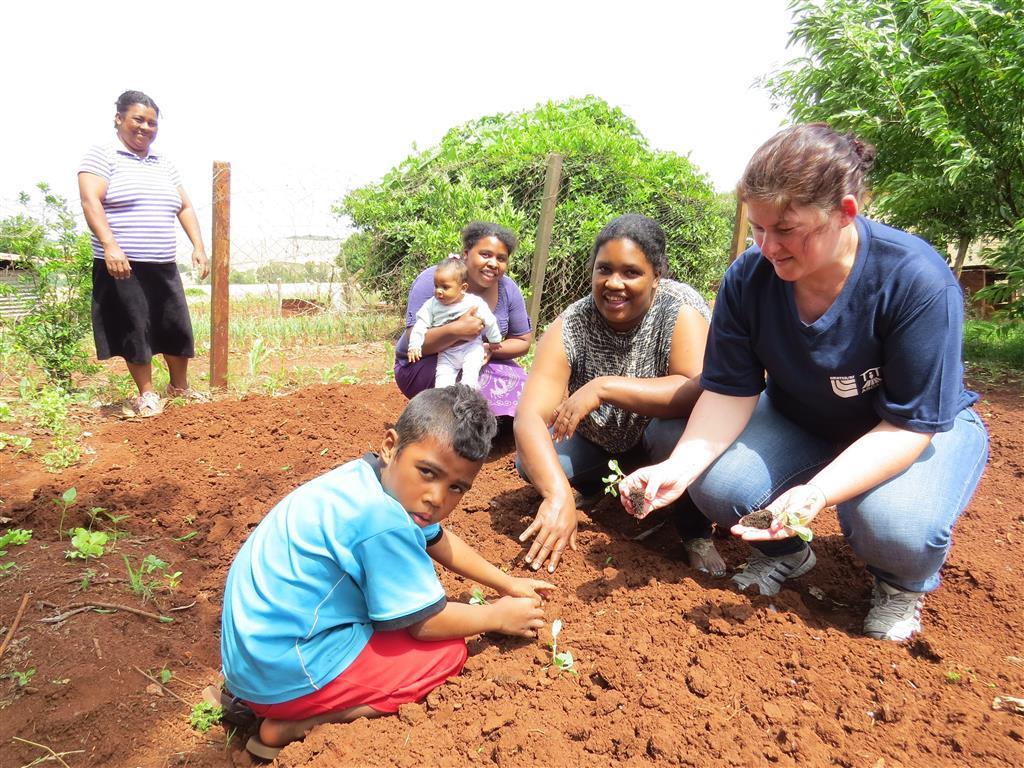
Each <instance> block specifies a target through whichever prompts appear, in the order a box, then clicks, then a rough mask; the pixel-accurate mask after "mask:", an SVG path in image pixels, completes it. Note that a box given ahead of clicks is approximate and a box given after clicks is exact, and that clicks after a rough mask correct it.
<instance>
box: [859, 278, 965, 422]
mask: <svg viewBox="0 0 1024 768" xmlns="http://www.w3.org/2000/svg"><path fill="white" fill-rule="evenodd" d="M963 316H964V304H963V295H962V294H961V292H960V289H959V288H958V287H957V286H953V285H950V286H946V287H945V289H944V290H941V291H939V292H937V293H936V294H934V295H933V296H932V298H931V299H929V300H928V301H927V302H925V303H924V304H922V305H921V306H919V307H917V308H916V309H915V311H914V312H913V313H912V314H911V315H910V316H909V317H907V318H905V319H904V320H902V322H901V323H900V325H899V326H898V327H896V328H895V329H894V330H893V331H892V332H891V333H890V334H889V335H888V336H887V337H886V338H885V341H884V358H883V366H882V386H881V387H879V392H878V396H877V399H876V400H875V411H876V412H877V413H878V415H879V416H880V417H881V418H883V419H884V420H885V421H887V422H889V423H890V424H894V425H895V426H897V427H901V428H902V429H908V430H911V431H913V432H945V431H947V430H949V429H952V427H953V421H954V419H955V418H956V415H957V413H959V411H960V409H961V407H962V402H961V398H962V394H963V359H962V352H961V339H962V338H963Z"/></svg>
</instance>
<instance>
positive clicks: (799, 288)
mask: <svg viewBox="0 0 1024 768" xmlns="http://www.w3.org/2000/svg"><path fill="white" fill-rule="evenodd" d="M874 154H875V153H874V148H872V147H870V146H869V145H866V144H864V143H862V142H861V141H859V140H858V139H856V138H855V137H853V136H852V135H849V134H845V135H844V134H839V133H836V132H835V131H833V130H832V129H830V128H829V127H828V126H826V125H824V124H813V125H797V126H793V127H790V128H787V129H785V130H783V131H781V132H780V133H778V134H776V135H775V136H774V137H772V138H771V139H769V140H768V141H767V142H766V143H765V144H764V145H762V147H761V148H760V149H758V151H757V152H756V153H755V154H754V156H753V158H751V160H750V162H749V164H748V165H747V168H746V170H745V171H744V174H743V178H742V179H741V181H740V183H739V186H738V188H737V192H738V194H739V196H740V198H741V199H742V200H743V201H744V202H745V203H746V204H747V208H748V216H749V219H750V224H751V228H752V232H753V235H754V240H755V243H756V245H754V246H753V247H751V248H750V249H748V250H747V251H746V252H745V253H744V254H743V255H742V256H741V257H740V258H739V259H737V261H736V262H735V263H734V264H733V265H732V266H731V267H730V268H729V270H728V272H727V273H726V275H725V278H724V280H723V282H722V285H721V288H720V289H719V293H718V298H717V300H716V302H715V308H714V315H713V317H712V322H711V331H710V335H709V337H708V344H707V352H706V356H705V360H704V369H703V373H702V375H701V386H702V388H703V389H704V393H703V394H702V395H701V397H700V400H699V401H698V402H697V405H696V406H695V407H694V410H693V415H692V416H691V418H690V421H689V422H688V425H687V428H686V431H685V432H684V434H683V436H682V438H681V439H680V441H679V443H678V445H677V446H676V449H675V450H674V451H673V453H672V455H671V457H670V458H669V459H668V460H666V461H665V462H663V463H661V464H656V465H653V466H650V467H646V468H643V469H640V470H638V471H637V472H635V473H633V474H632V475H630V476H629V477H628V478H627V479H626V481H624V482H623V483H622V485H621V486H620V490H621V493H622V496H623V499H624V503H625V504H628V495H629V493H630V491H632V490H634V489H637V488H642V489H645V504H644V507H645V508H644V509H643V510H635V512H636V513H638V514H641V515H643V514H646V513H647V512H649V511H650V509H656V508H659V507H662V506H664V505H666V504H668V503H670V502H672V501H674V500H675V499H676V498H678V497H679V496H680V495H681V494H682V492H683V491H684V490H686V489H687V488H689V490H690V494H691V496H692V498H693V500H694V501H695V502H696V503H697V506H698V507H699V508H700V509H701V511H702V512H704V514H705V515H707V516H708V517H710V518H711V519H712V520H714V521H716V522H717V523H718V524H719V525H720V526H728V527H731V529H732V532H733V533H734V534H735V535H737V536H740V537H742V538H743V539H744V540H746V541H749V542H750V543H751V544H752V545H753V551H752V552H751V554H750V558H749V560H748V562H747V565H746V567H745V569H744V570H743V571H741V572H740V573H738V574H736V575H735V576H734V577H733V581H734V582H736V584H737V585H738V586H739V587H740V588H741V589H747V588H748V587H750V586H751V585H756V586H757V588H758V590H759V591H760V593H761V594H763V595H773V594H775V593H777V592H778V591H779V589H780V587H781V585H782V583H783V582H784V581H785V580H786V579H791V578H795V577H797V576H800V575H802V574H804V573H806V572H807V571H809V570H810V569H811V568H813V567H814V564H815V556H814V552H813V550H812V549H811V547H810V546H809V545H808V544H807V543H806V542H805V541H803V540H802V539H801V538H798V537H797V536H796V535H795V534H796V533H797V532H798V531H800V532H803V533H804V534H805V535H806V533H807V531H801V530H800V529H802V528H806V526H808V525H809V524H810V523H811V521H812V520H813V519H814V517H815V516H816V515H817V514H818V513H819V512H820V511H821V510H822V509H824V508H825V507H828V506H832V505H835V506H836V508H837V511H838V515H839V522H840V526H841V528H842V532H843V535H844V536H845V537H846V539H847V541H848V543H849V544H850V546H851V548H852V549H853V551H854V552H855V553H856V554H857V555H858V556H859V557H860V558H861V559H863V560H864V561H865V562H866V563H867V565H868V569H869V571H871V573H872V574H873V576H874V578H875V584H874V590H873V593H872V601H871V603H872V604H871V609H870V610H869V612H868V615H867V618H866V619H865V622H864V632H865V634H867V635H868V636H870V637H874V638H878V639H888V640H902V639H906V638H907V637H910V636H911V635H912V634H914V633H915V632H917V631H920V628H921V623H920V614H921V605H922V602H923V595H924V594H925V593H927V592H930V591H932V590H934V589H936V588H937V587H938V585H939V569H940V568H941V566H942V563H943V562H944V560H945V558H946V555H947V553H948V551H949V546H950V537H951V534H952V528H953V524H954V523H955V522H956V520H957V518H958V517H959V515H960V513H961V512H962V511H963V510H964V508H965V507H966V506H967V503H968V502H969V501H970V499H971V496H972V495H973V493H974V489H975V488H976V487H977V484H978V480H979V478H980V477H981V472H982V469H983V467H984V465H985V461H986V459H987V457H988V436H987V434H986V432H985V427H984V425H983V424H982V423H981V421H980V419H979V418H978V416H977V415H976V414H975V413H974V411H973V410H971V408H970V406H971V405H972V404H973V403H974V402H975V401H976V400H977V399H978V396H977V395H976V394H975V393H973V392H970V391H968V390H966V389H965V388H964V383H963V363H962V360H961V341H962V325H963V296H962V293H961V290H960V287H959V285H958V284H957V281H956V279H955V278H954V276H953V274H952V273H951V272H950V270H949V267H948V266H947V264H946V262H945V260H944V259H943V258H942V257H941V256H939V255H938V254H937V253H936V252H935V250H934V249H933V248H932V247H931V246H929V245H928V244H927V243H926V242H924V241H923V240H921V239H919V238H917V237H914V236H912V235H909V234H907V233H906V232H902V231H900V230H897V229H893V228H891V227H887V226H885V225H883V224H879V223H877V222H874V221H870V220H868V219H865V218H863V217H862V216H860V215H859V212H860V208H861V205H862V200H863V196H864V191H865V176H866V174H867V172H868V170H869V169H870V167H871V163H872V161H873V159H874ZM761 508H767V509H768V510H770V512H771V513H772V514H771V518H772V521H771V524H770V527H769V528H767V529H761V528H757V527H753V526H752V525H741V524H739V519H740V518H741V517H742V516H744V515H746V514H747V513H750V512H752V511H755V510H758V509H761ZM787 516H788V517H787ZM787 523H788V524H789V525H787ZM792 526H796V528H797V531H795V530H794V528H793V527H792Z"/></svg>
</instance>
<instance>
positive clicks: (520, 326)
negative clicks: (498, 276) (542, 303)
mask: <svg viewBox="0 0 1024 768" xmlns="http://www.w3.org/2000/svg"><path fill="white" fill-rule="evenodd" d="M505 286H506V287H507V288H508V294H507V296H508V332H507V333H506V336H525V335H526V334H528V333H529V332H530V315H529V313H528V312H527V311H526V302H525V301H524V300H523V292H522V291H521V290H519V286H518V285H516V281H515V280H513V279H512V278H510V277H509V278H506V282H505ZM499 322H500V320H499Z"/></svg>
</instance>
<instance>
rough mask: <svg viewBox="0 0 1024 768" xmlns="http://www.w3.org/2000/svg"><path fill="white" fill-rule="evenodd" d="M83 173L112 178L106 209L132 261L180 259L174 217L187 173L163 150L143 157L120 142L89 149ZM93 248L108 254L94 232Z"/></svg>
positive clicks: (99, 253)
mask: <svg viewBox="0 0 1024 768" xmlns="http://www.w3.org/2000/svg"><path fill="white" fill-rule="evenodd" d="M78 172H79V173H94V174H96V175H97V176H99V177H101V178H103V179H106V181H107V194H106V196H105V197H104V198H103V210H104V212H105V213H106V214H107V222H108V223H109V224H110V229H111V231H113V233H114V239H115V240H116V241H117V244H118V245H119V246H121V250H122V251H124V254H125V256H127V257H128V258H129V259H130V260H132V261H151V262H167V261H174V260H175V254H176V250H177V248H176V245H175V243H176V239H175V235H176V230H175V223H174V220H175V218H176V217H177V215H178V211H180V210H181V195H180V194H179V193H178V187H180V186H181V177H180V176H179V175H178V169H177V168H175V167H174V165H172V164H171V162H170V161H169V160H166V159H164V157H163V155H160V154H155V153H153V152H150V153H149V154H148V155H147V156H146V157H139V156H138V155H136V154H135V153H133V152H129V151H128V150H127V149H125V147H124V145H123V144H121V143H120V142H119V141H117V142H114V143H112V144H105V145H98V146H95V147H93V148H92V149H90V150H89V152H88V153H87V154H86V156H85V157H84V158H83V159H82V163H81V165H80V166H79V168H78ZM92 253H93V257H94V258H97V259H102V258H103V246H102V245H101V244H100V241H99V240H98V239H97V237H96V235H95V234H93V236H92Z"/></svg>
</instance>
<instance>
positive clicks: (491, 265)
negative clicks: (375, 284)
mask: <svg viewBox="0 0 1024 768" xmlns="http://www.w3.org/2000/svg"><path fill="white" fill-rule="evenodd" d="M461 235H462V258H463V259H464V260H465V262H466V268H467V276H466V280H467V282H468V283H469V291H470V293H474V294H476V295H477V296H479V297H480V298H482V299H483V300H484V301H486V302H487V306H489V307H490V308H491V312H493V313H494V316H495V317H496V318H497V320H498V327H499V328H500V329H501V336H502V342H501V349H500V350H498V351H497V352H494V353H492V355H491V358H490V360H489V361H488V362H487V364H486V365H484V367H483V369H482V370H481V371H480V394H482V395H483V396H484V397H485V398H486V399H487V402H488V404H489V405H490V406H491V411H492V412H493V413H494V415H495V416H514V415H515V413H516V405H517V404H518V403H519V396H520V394H522V391H523V384H524V383H525V382H526V372H525V371H524V370H523V369H522V368H521V367H519V364H518V363H516V362H515V358H517V357H521V356H522V355H525V354H526V351H527V350H528V349H529V348H530V344H531V343H532V342H533V330H532V329H531V328H530V318H529V316H528V315H527V313H526V302H525V301H523V294H522V292H521V291H520V290H519V286H518V285H516V283H515V281H514V280H513V279H512V278H510V277H508V276H506V275H505V272H506V271H507V270H508V260H509V257H510V256H511V255H512V253H513V252H514V251H515V249H516V245H517V244H518V241H517V239H516V236H515V235H514V234H512V232H510V231H509V230H507V229H505V228H504V227H501V226H499V225H497V224H492V223H491V222H486V221H474V222H471V223H469V224H467V225H466V226H465V228H463V230H462V233H461ZM435 268H436V267H427V269H425V270H423V271H422V272H421V273H420V274H419V276H418V277H417V278H416V280H415V281H414V282H413V284H412V288H410V289H409V304H408V308H407V309H406V313H405V323H406V330H405V333H404V334H402V338H401V339H400V340H399V342H398V345H397V347H396V348H395V383H397V384H398V388H399V389H401V390H402V394H404V395H405V396H406V397H408V398H412V397H414V396H415V395H417V394H419V393H420V392H422V391H423V390H425V389H430V388H432V387H433V386H434V371H435V369H436V367H437V353H438V352H440V351H441V350H444V349H447V348H448V347H450V346H452V345H454V344H457V343H459V342H462V341H467V340H469V339H473V338H476V337H478V336H480V332H481V331H482V330H483V320H481V319H480V318H478V317H477V316H476V314H475V311H474V310H472V309H471V310H469V311H468V312H466V314H464V315H462V316H461V317H459V318H458V319H456V320H453V321H452V322H450V323H447V324H446V325H442V326H438V327H437V328H430V329H428V330H427V335H426V338H425V339H424V340H423V357H422V358H421V359H420V360H418V361H416V362H415V363H410V362H409V359H408V354H407V353H408V349H409V329H410V328H411V327H412V325H413V323H414V322H415V320H416V311H417V310H418V309H419V308H420V307H421V306H422V305H423V302H424V301H426V300H427V299H429V298H431V297H432V296H433V295H434V270H435Z"/></svg>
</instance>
